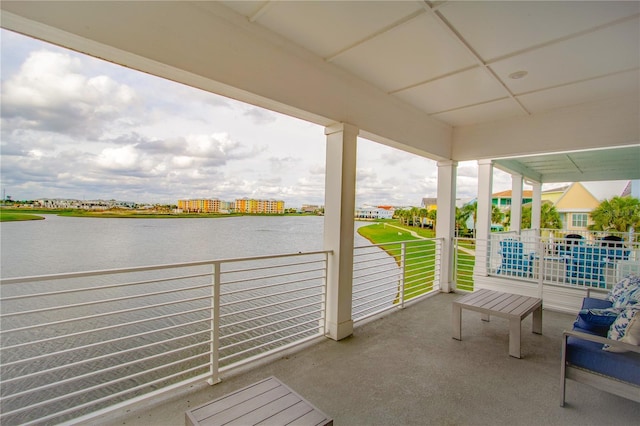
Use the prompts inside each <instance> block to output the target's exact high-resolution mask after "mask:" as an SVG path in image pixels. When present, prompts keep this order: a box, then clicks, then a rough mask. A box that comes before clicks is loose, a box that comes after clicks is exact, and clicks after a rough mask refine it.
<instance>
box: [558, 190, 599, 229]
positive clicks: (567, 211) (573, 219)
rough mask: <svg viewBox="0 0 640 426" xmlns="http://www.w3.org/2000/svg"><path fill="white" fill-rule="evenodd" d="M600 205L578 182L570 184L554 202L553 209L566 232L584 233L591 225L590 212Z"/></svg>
mask: <svg viewBox="0 0 640 426" xmlns="http://www.w3.org/2000/svg"><path fill="white" fill-rule="evenodd" d="M599 205H600V201H599V200H598V199H597V198H596V197H594V196H593V194H591V192H589V190H587V188H585V187H584V186H583V185H582V184H581V183H580V182H574V183H572V184H571V185H570V186H569V188H568V189H567V190H566V191H565V192H564V194H563V195H562V196H561V197H560V198H559V199H558V201H556V204H555V207H556V210H557V211H558V213H560V218H561V220H562V223H563V225H564V226H563V228H564V229H566V230H567V231H586V230H587V227H588V226H589V225H591V224H592V223H593V221H592V220H591V214H590V213H591V211H592V210H593V209H595V208H596V207H598V206H599Z"/></svg>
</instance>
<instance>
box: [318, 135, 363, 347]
mask: <svg viewBox="0 0 640 426" xmlns="http://www.w3.org/2000/svg"><path fill="white" fill-rule="evenodd" d="M324 133H325V135H326V136H327V158H326V176H325V202H324V212H325V216H324V249H325V250H333V255H330V256H329V265H328V276H327V310H326V329H327V334H328V337H330V338H332V339H334V340H341V339H344V338H345V337H347V336H350V335H351V334H352V333H353V320H352V319H351V305H352V297H353V232H354V214H355V199H356V147H357V137H358V129H357V128H356V127H354V126H351V125H349V124H343V123H339V124H335V125H332V126H329V127H327V128H325V132H324Z"/></svg>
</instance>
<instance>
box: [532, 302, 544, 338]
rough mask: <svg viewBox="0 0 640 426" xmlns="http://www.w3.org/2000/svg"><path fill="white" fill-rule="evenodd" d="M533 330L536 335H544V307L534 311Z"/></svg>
mask: <svg viewBox="0 0 640 426" xmlns="http://www.w3.org/2000/svg"><path fill="white" fill-rule="evenodd" d="M531 328H532V330H531V331H533V332H534V333H536V334H542V306H540V307H539V308H538V309H536V310H535V311H533V324H532V326H531Z"/></svg>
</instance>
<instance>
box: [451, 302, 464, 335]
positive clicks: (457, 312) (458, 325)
mask: <svg viewBox="0 0 640 426" xmlns="http://www.w3.org/2000/svg"><path fill="white" fill-rule="evenodd" d="M452 312H453V321H452V323H453V330H452V332H453V333H452V337H453V338H454V339H456V340H462V307H461V306H460V305H458V304H457V303H454V304H453V311H452Z"/></svg>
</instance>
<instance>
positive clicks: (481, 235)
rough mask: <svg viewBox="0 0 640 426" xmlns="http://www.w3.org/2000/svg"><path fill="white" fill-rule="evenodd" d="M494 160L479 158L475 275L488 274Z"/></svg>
mask: <svg viewBox="0 0 640 426" xmlns="http://www.w3.org/2000/svg"><path fill="white" fill-rule="evenodd" d="M492 188H493V161H491V160H478V212H477V215H476V240H477V244H476V263H475V268H474V275H480V276H486V275H487V259H488V258H489V256H488V254H489V250H490V247H489V236H490V232H491V195H492Z"/></svg>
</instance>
